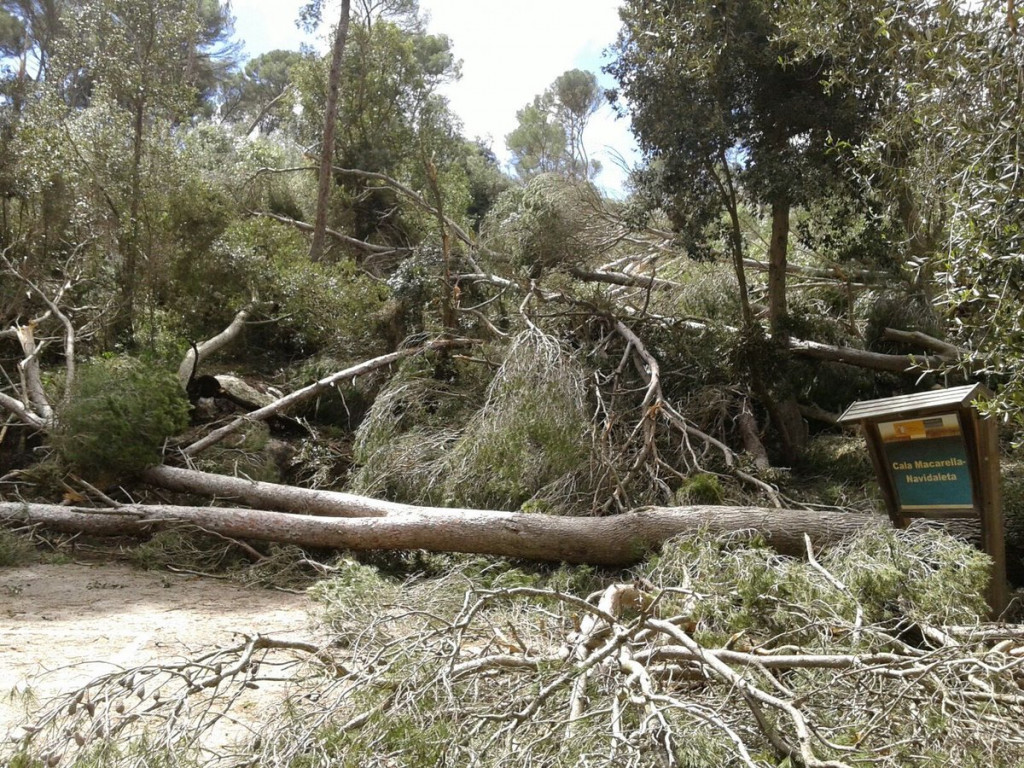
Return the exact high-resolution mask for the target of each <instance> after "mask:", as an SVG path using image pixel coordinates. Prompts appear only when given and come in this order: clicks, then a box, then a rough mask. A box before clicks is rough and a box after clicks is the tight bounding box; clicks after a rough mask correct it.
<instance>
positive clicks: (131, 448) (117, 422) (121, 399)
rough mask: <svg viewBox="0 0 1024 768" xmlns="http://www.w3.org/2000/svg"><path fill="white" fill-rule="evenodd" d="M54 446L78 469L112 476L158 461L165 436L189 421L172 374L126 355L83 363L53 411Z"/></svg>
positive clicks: (91, 473)
mask: <svg viewBox="0 0 1024 768" xmlns="http://www.w3.org/2000/svg"><path fill="white" fill-rule="evenodd" d="M58 424H59V428H58V430H57V433H56V434H55V435H54V445H55V446H56V448H57V450H58V451H59V452H60V454H61V456H63V458H64V459H65V460H66V461H67V462H68V463H69V464H70V465H71V466H72V467H74V468H75V469H76V470H78V471H80V472H82V473H83V474H86V475H89V476H92V477H100V478H103V479H105V480H114V479H116V478H118V477H121V476H123V475H126V474H132V473H135V472H139V471H141V470H143V469H145V468H146V467H149V466H152V465H153V464H158V463H160V460H161V455H162V450H163V445H164V441H166V440H167V438H168V437H171V436H173V435H176V434H178V433H180V432H181V431H182V430H184V429H185V427H186V426H188V400H186V398H185V393H184V392H183V391H182V389H181V387H180V385H179V384H178V379H177V376H176V375H175V374H174V373H173V372H171V371H166V370H164V369H162V368H157V367H153V366H151V365H148V364H145V363H142V362H140V361H138V360H135V359H133V358H129V357H109V358H103V359H99V360H96V361H93V362H91V363H88V364H86V365H84V366H82V367H81V368H80V369H79V371H78V376H77V377H76V379H75V381H74V384H73V386H72V389H71V392H70V397H69V398H68V401H67V403H66V405H65V406H64V407H63V408H62V409H61V411H60V414H59V416H58Z"/></svg>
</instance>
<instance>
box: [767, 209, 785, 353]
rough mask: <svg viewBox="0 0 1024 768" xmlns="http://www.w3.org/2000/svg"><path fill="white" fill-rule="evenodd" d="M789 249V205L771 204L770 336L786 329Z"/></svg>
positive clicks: (769, 266) (769, 262)
mask: <svg viewBox="0 0 1024 768" xmlns="http://www.w3.org/2000/svg"><path fill="white" fill-rule="evenodd" d="M788 249H789V203H788V202H775V203H773V204H772V239H771V242H770V243H769V244H768V324H769V327H770V328H771V332H772V336H777V337H785V336H788V331H787V329H786V325H785V320H786V315H787V311H786V254H787V251H788Z"/></svg>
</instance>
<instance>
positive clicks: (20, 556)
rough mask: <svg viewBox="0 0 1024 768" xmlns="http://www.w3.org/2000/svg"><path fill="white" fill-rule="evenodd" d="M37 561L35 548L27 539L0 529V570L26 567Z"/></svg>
mask: <svg viewBox="0 0 1024 768" xmlns="http://www.w3.org/2000/svg"><path fill="white" fill-rule="evenodd" d="M35 559H36V551H35V548H34V547H33V546H32V543H31V542H30V541H29V540H28V539H27V538H25V537H24V536H20V535H18V534H17V533H15V532H14V531H10V530H8V529H6V528H0V568H10V567H12V566H16V565H24V564H25V563H30V562H32V561H33V560H35Z"/></svg>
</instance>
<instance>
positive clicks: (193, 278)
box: [166, 219, 387, 356]
mask: <svg viewBox="0 0 1024 768" xmlns="http://www.w3.org/2000/svg"><path fill="white" fill-rule="evenodd" d="M308 251H309V248H308V245H307V244H306V241H305V239H304V238H303V236H302V235H301V233H299V232H298V231H297V230H295V229H294V228H291V227H288V226H284V225H282V224H279V223H278V222H275V221H270V220H267V219H249V220H247V221H235V222H233V223H232V224H231V225H230V226H228V227H227V229H226V230H225V231H224V233H223V235H222V236H221V237H219V238H218V239H217V240H216V241H215V242H214V243H213V244H212V245H211V247H210V249H209V250H208V251H206V252H189V251H181V252H180V254H179V255H178V258H177V259H176V261H175V263H174V280H173V281H172V283H171V285H169V286H168V295H167V299H166V300H167V303H169V304H172V305H175V306H177V308H178V312H179V313H180V317H181V321H180V323H181V325H180V327H179V328H178V329H177V333H178V334H179V338H182V337H184V338H209V337H210V336H212V335H213V334H215V333H217V332H219V331H220V330H222V329H223V328H224V326H225V325H226V324H227V322H228V321H229V320H230V319H231V314H233V313H234V312H236V311H237V310H238V309H241V308H242V307H243V306H245V305H247V304H248V303H249V302H250V301H251V300H252V298H253V297H254V296H258V297H259V298H260V299H261V300H262V302H263V303H264V305H276V310H275V311H274V314H275V316H276V317H277V318H278V319H277V322H275V323H273V324H264V325H260V326H256V327H255V328H253V329H252V331H251V333H250V335H249V340H250V343H252V344H253V345H255V346H266V347H274V348H276V352H277V354H285V355H286V354H289V353H291V354H301V355H313V354H318V353H333V354H337V355H352V356H362V355H365V354H367V353H372V352H374V351H376V350H377V349H378V346H377V345H378V341H377V339H376V338H375V336H374V328H375V326H376V320H377V317H378V313H379V312H380V311H381V310H382V309H383V307H384V305H385V301H386V299H387V290H386V288H384V287H383V286H381V285H380V284H379V283H377V282H375V281H373V280H371V279H370V278H369V277H367V276H366V275H365V274H364V273H362V272H361V271H359V270H358V269H357V268H356V266H355V264H353V263H352V262H350V261H347V260H346V261H339V262H337V263H315V264H314V263H311V262H310V261H309V258H308Z"/></svg>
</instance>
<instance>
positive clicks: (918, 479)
mask: <svg viewBox="0 0 1024 768" xmlns="http://www.w3.org/2000/svg"><path fill="white" fill-rule="evenodd" d="M966 465H967V462H966V461H964V460H963V459H958V458H956V457H953V458H949V459H938V460H937V461H921V460H917V461H894V462H893V463H892V468H893V469H894V470H895V471H897V472H907V471H908V470H911V471H917V472H920V471H921V470H929V469H932V470H935V469H957V468H959V467H963V466H966ZM903 477H904V482H906V483H955V482H956V480H957V477H956V473H955V472H928V473H927V474H923V475H922V474H914V475H911V474H906V475H904V476H903Z"/></svg>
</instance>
